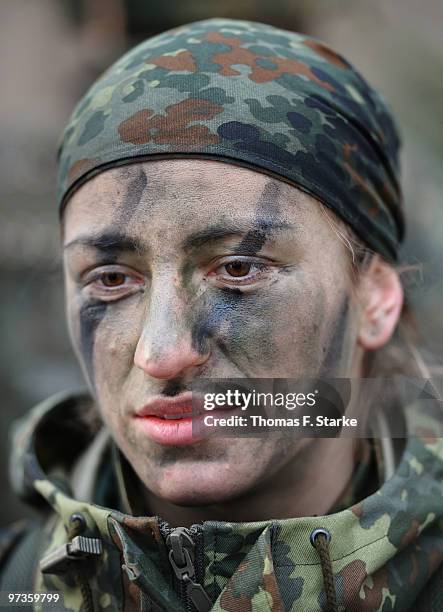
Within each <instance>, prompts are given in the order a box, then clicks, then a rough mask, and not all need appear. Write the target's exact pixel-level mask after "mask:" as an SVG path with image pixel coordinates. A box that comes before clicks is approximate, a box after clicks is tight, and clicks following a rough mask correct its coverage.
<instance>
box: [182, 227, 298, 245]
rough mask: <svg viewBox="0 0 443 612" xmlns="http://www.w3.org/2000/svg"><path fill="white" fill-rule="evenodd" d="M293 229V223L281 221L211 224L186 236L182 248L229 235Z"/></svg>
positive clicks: (215, 240)
mask: <svg viewBox="0 0 443 612" xmlns="http://www.w3.org/2000/svg"><path fill="white" fill-rule="evenodd" d="M291 229H292V230H293V229H295V225H293V224H292V223H281V222H277V221H268V220H266V221H262V222H259V223H253V224H240V223H236V224H235V225H234V224H231V225H229V224H227V225H223V226H221V225H213V226H212V227H208V228H206V229H204V230H201V231H199V232H195V233H193V234H191V235H190V236H188V237H187V238H186V239H185V240H184V241H183V249H184V250H185V251H189V250H192V249H195V248H198V247H202V246H204V245H205V244H207V243H208V242H217V241H220V240H225V239H226V238H231V237H236V236H238V237H243V236H245V235H247V234H248V233H249V232H257V231H260V232H265V233H267V232H269V233H272V232H276V231H280V232H281V231H284V230H291Z"/></svg>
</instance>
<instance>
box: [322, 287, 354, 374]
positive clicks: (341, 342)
mask: <svg viewBox="0 0 443 612" xmlns="http://www.w3.org/2000/svg"><path fill="white" fill-rule="evenodd" d="M348 316H349V297H348V296H347V295H345V296H344V297H343V301H342V304H341V306H340V308H339V310H338V314H337V319H336V320H335V321H334V322H333V325H332V333H331V336H330V339H329V342H328V345H327V348H326V352H325V357H324V360H323V364H322V368H321V376H324V377H327V376H329V377H334V376H340V372H341V366H342V361H343V359H344V358H346V357H347V355H344V354H343V353H344V348H345V339H346V332H347V329H348V326H349V321H348Z"/></svg>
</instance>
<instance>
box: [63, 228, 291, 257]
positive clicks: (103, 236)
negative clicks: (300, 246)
mask: <svg viewBox="0 0 443 612" xmlns="http://www.w3.org/2000/svg"><path fill="white" fill-rule="evenodd" d="M294 228H295V225H293V224H291V223H281V222H276V221H269V220H267V221H262V222H261V223H254V224H235V225H234V224H225V225H223V226H221V225H213V226H211V227H208V228H205V229H204V230H201V231H198V232H194V233H193V234H191V235H190V236H188V237H187V238H186V239H185V240H184V241H183V243H182V247H183V250H184V251H190V250H193V249H196V248H199V247H202V246H204V245H206V244H208V243H212V242H217V241H221V240H225V239H226V238H231V237H239V238H241V237H243V236H245V235H247V234H248V232H257V231H261V232H269V233H272V232H276V231H280V232H281V231H284V230H291V229H294ZM79 245H80V246H86V247H91V248H94V249H96V250H98V251H102V252H104V253H109V252H114V253H115V252H124V251H127V252H140V251H142V252H143V251H147V250H148V247H147V245H146V244H145V243H143V242H141V241H140V240H139V239H138V238H136V237H134V236H130V235H129V234H125V233H123V232H116V231H115V230H112V229H110V230H104V231H102V232H100V233H99V234H83V235H81V236H79V237H78V238H75V239H74V240H71V242H69V243H68V244H66V245H65V246H64V247H63V249H64V250H67V249H70V248H72V247H74V246H79Z"/></svg>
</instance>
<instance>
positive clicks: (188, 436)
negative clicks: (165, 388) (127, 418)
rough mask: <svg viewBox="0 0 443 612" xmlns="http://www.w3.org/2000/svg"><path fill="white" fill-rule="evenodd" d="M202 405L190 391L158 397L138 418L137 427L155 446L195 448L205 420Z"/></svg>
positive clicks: (140, 412)
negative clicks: (194, 445)
mask: <svg viewBox="0 0 443 612" xmlns="http://www.w3.org/2000/svg"><path fill="white" fill-rule="evenodd" d="M204 412H205V411H204V409H203V403H202V401H201V400H200V399H199V398H198V397H197V396H194V397H193V394H192V392H190V391H187V392H185V393H181V394H180V395H177V396H175V397H160V396H156V397H154V398H153V399H152V400H151V401H150V402H149V403H148V404H146V405H145V406H143V407H142V408H141V409H140V410H138V411H136V412H135V414H134V421H135V426H136V427H137V428H138V429H139V430H140V431H141V433H142V434H144V435H146V436H147V437H148V438H150V439H151V440H152V441H153V442H156V443H158V444H162V445H166V446H182V445H189V444H195V443H197V442H199V441H201V440H202V439H203V437H204V436H202V435H201V433H200V434H199V433H198V430H199V429H201V427H199V425H200V422H201V421H202V419H203V418H204Z"/></svg>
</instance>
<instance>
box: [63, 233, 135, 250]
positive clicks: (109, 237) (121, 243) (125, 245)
mask: <svg viewBox="0 0 443 612" xmlns="http://www.w3.org/2000/svg"><path fill="white" fill-rule="evenodd" d="M77 245H80V246H87V247H91V248H94V249H97V250H98V251H102V252H104V253H109V252H122V251H130V252H135V251H143V250H146V245H144V244H143V243H142V242H140V240H139V239H138V238H135V237H134V236H129V235H128V234H124V233H122V232H116V231H115V230H104V231H103V232H100V233H99V234H84V235H81V236H79V237H78V238H76V239H75V240H72V241H71V242H69V243H68V244H66V245H65V246H64V247H63V248H64V250H66V249H70V248H72V247H73V246H77Z"/></svg>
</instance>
